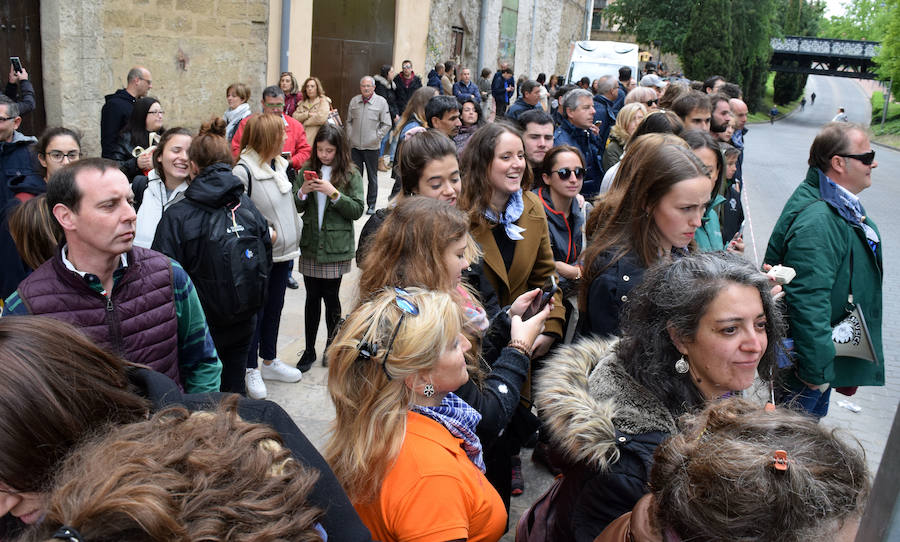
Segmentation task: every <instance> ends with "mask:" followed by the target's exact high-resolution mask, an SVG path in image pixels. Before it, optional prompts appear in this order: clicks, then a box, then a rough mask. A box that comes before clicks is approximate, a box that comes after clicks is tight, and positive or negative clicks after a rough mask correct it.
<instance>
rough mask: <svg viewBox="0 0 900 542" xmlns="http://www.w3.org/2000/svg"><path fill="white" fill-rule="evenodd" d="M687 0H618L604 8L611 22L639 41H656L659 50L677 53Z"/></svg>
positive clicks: (686, 18)
mask: <svg viewBox="0 0 900 542" xmlns="http://www.w3.org/2000/svg"><path fill="white" fill-rule="evenodd" d="M692 3H693V2H691V1H690V0H618V1H616V2H614V3H611V4H610V5H609V6H608V7H607V8H606V11H605V12H604V14H605V16H606V17H608V18H609V21H610V22H611V23H612V24H615V25H618V26H619V28H620V29H621V30H622V31H623V32H627V33H629V34H634V36H635V38H636V39H637V41H638V42H639V43H645V44H649V43H654V42H656V43H658V46H659V48H660V51H662V52H663V53H675V54H680V53H681V47H682V44H683V43H684V37H685V35H687V31H688V25H689V24H690V13H691V4H692Z"/></svg>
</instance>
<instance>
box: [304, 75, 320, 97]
mask: <svg viewBox="0 0 900 542" xmlns="http://www.w3.org/2000/svg"><path fill="white" fill-rule="evenodd" d="M310 81H314V82H315V83H316V98H324V97H325V89H324V88H322V81H319V78H318V77H307V78H306V81H303V86H302V87H300V94H301V95H302V96H303V101H308V100H309V99H310V97H309V96H307V94H306V84H307V83H309V82H310Z"/></svg>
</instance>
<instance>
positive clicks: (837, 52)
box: [769, 36, 881, 79]
mask: <svg viewBox="0 0 900 542" xmlns="http://www.w3.org/2000/svg"><path fill="white" fill-rule="evenodd" d="M770 43H771V45H772V59H771V60H770V61H769V62H770V69H771V70H772V71H776V72H789V73H809V74H816V75H831V76H834V77H853V78H856V79H877V78H878V76H877V74H876V73H875V72H874V69H875V63H874V62H873V60H872V57H874V56H875V55H876V54H877V53H878V46H879V45H881V44H880V43H879V42H875V41H856V40H835V39H825V38H808V37H802V36H785V37H783V38H772V40H771V42H770Z"/></svg>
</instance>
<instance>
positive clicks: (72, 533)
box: [53, 525, 84, 542]
mask: <svg viewBox="0 0 900 542" xmlns="http://www.w3.org/2000/svg"><path fill="white" fill-rule="evenodd" d="M53 538H54V539H59V540H65V541H66V542H84V538H82V537H81V534H80V533H79V532H78V531H76V530H75V529H73V528H72V527H67V526H65V525H63V526H62V527H60V528H59V529H58V530H57V531H56V532H55V533H53Z"/></svg>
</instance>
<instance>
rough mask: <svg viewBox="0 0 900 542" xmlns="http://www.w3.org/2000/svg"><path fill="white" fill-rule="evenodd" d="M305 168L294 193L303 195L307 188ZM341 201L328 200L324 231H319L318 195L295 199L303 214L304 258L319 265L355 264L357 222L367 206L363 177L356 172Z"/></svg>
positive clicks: (296, 182)
mask: <svg viewBox="0 0 900 542" xmlns="http://www.w3.org/2000/svg"><path fill="white" fill-rule="evenodd" d="M306 170H307V169H306V168H304V169H303V170H302V171H300V172H299V173H298V174H297V179H296V181H295V182H294V192H295V193H297V194H298V195H299V192H298V191H299V190H300V186H301V185H302V184H303V171H306ZM339 192H340V193H341V197H340V198H338V200H337V201H332V200H330V199H327V200H326V202H325V214H324V216H323V217H322V229H321V231H320V230H319V203H318V198H316V193H315V192H311V193H310V194H309V195H308V196H307V197H306V199H305V200H301V199H300V198H299V197H295V199H294V201H295V202H296V205H297V211H298V212H299V213H302V214H303V233H302V234H301V235H300V254H301V255H302V256H304V257H306V258H314V259H315V260H316V261H317V262H319V263H333V262H343V261H347V260H352V259H353V256H354V254H356V242H355V239H356V236H355V235H354V233H353V221H354V220H356V219H357V218H359V217H361V216H362V214H363V209H365V204H364V203H363V182H362V176H361V175H360V174H359V172H358V171H357V170H356V168H355V167H354V168H352V174H351V176H350V182H349V183H347V185H346V186H344V187H343V188H341V189H339Z"/></svg>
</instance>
